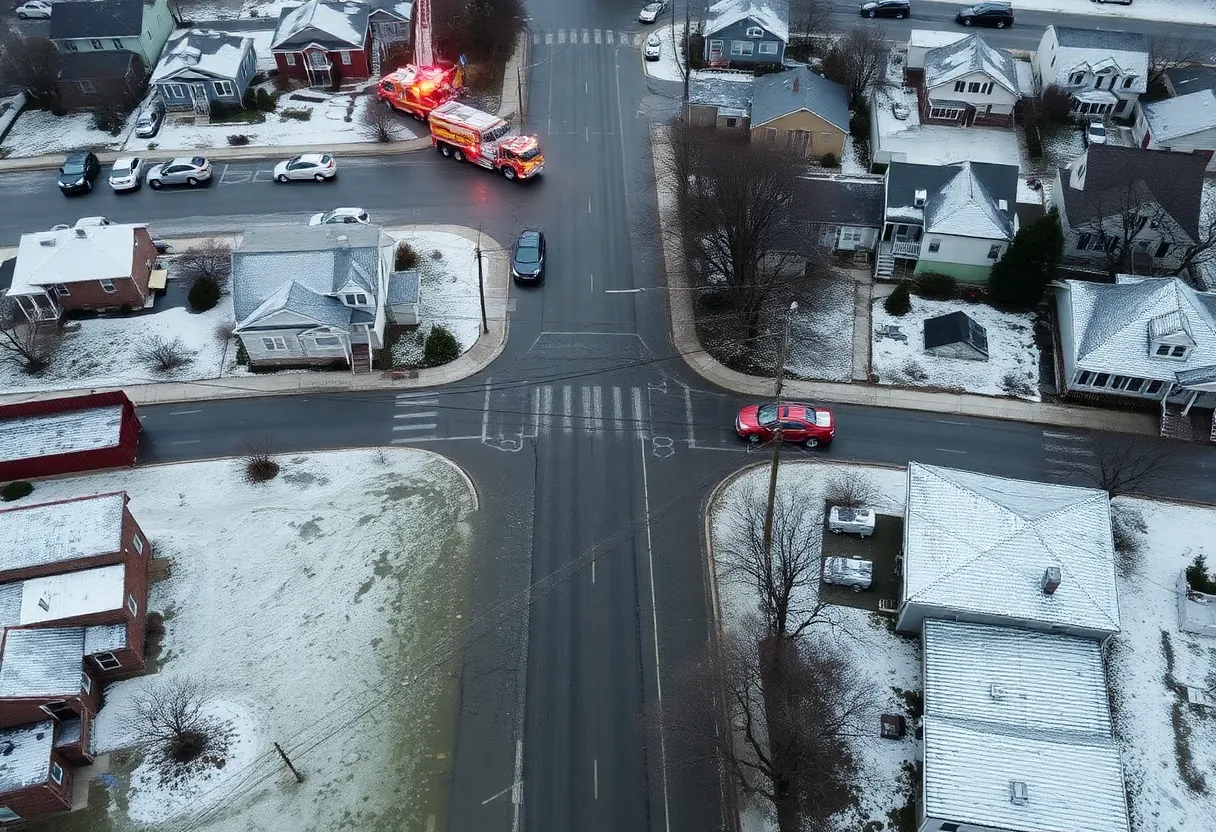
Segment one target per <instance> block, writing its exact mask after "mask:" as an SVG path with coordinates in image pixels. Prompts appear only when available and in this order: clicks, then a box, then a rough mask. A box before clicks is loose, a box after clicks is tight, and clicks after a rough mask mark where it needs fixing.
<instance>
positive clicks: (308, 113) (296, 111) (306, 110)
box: [279, 107, 312, 121]
mask: <svg viewBox="0 0 1216 832" xmlns="http://www.w3.org/2000/svg"><path fill="white" fill-rule="evenodd" d="M279 119H280V120H281V121H310V120H311V119H312V107H287V108H285V109H282V110H279Z"/></svg>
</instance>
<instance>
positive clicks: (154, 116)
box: [135, 98, 165, 139]
mask: <svg viewBox="0 0 1216 832" xmlns="http://www.w3.org/2000/svg"><path fill="white" fill-rule="evenodd" d="M164 120H165V105H164V102H162V101H161V100H160V99H159V98H158V99H156V100H154V101H153V102H152V103H151V104H149V105H148V106H146V107H144V108H143V109H142V110H140V112H139V118H137V119H136V120H135V135H136V136H138V137H139V138H141V139H150V138H152V137H153V136H155V135H156V134H157V133H159V132H160V125H161V123H162V122H163V121H164Z"/></svg>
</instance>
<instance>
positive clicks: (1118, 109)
mask: <svg viewBox="0 0 1216 832" xmlns="http://www.w3.org/2000/svg"><path fill="white" fill-rule="evenodd" d="M1126 108H1127V99H1126V98H1120V99H1119V103H1118V104H1116V105H1115V112H1116V113H1121V112H1123V110H1124V109H1126Z"/></svg>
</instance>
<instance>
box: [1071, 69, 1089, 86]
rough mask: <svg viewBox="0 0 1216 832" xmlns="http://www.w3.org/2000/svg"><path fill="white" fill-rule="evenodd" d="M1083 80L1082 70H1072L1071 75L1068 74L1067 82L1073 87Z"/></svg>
mask: <svg viewBox="0 0 1216 832" xmlns="http://www.w3.org/2000/svg"><path fill="white" fill-rule="evenodd" d="M1084 80H1085V73H1084V72H1074V73H1073V74H1072V75H1071V76H1069V78H1068V83H1070V84H1072V85H1073V86H1074V87H1075V86H1076V85H1077V84H1080V83H1081V82H1082V81H1084Z"/></svg>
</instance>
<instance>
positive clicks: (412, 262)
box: [393, 242, 418, 272]
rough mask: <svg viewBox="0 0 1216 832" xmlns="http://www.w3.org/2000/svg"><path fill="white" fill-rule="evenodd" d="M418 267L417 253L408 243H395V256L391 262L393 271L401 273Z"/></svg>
mask: <svg viewBox="0 0 1216 832" xmlns="http://www.w3.org/2000/svg"><path fill="white" fill-rule="evenodd" d="M417 265H418V252H416V251H414V247H413V246H411V245H410V244H409V243H406V242H401V243H397V256H396V259H395V260H394V261H393V270H394V271H399V272H403V271H405V270H406V269H412V268H414V267H415V266H417Z"/></svg>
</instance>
